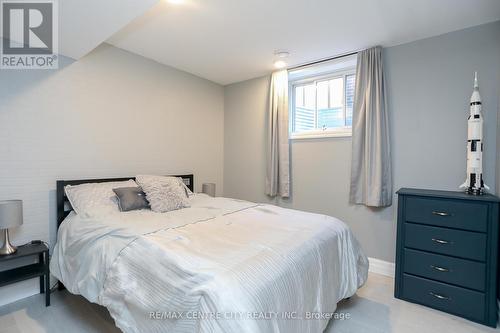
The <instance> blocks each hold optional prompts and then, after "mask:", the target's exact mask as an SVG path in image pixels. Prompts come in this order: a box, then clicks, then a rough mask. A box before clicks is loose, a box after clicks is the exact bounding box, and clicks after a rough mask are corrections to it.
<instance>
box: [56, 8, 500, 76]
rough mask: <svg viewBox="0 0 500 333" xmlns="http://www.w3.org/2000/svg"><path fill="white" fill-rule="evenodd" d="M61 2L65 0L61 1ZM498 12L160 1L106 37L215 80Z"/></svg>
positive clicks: (491, 17)
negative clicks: (279, 59) (282, 54)
mask: <svg viewBox="0 0 500 333" xmlns="http://www.w3.org/2000/svg"><path fill="white" fill-rule="evenodd" d="M65 1H66V0H65ZM499 19H500V1H499V0H418V1H417V0H342V1H340V0H251V1H243V0H185V3H184V4H182V5H172V4H170V3H168V2H167V1H165V0H161V1H160V2H159V3H158V4H156V5H155V6H153V7H152V8H151V9H150V10H149V11H147V12H146V13H145V14H144V15H142V16H140V17H138V18H137V19H135V20H134V21H132V22H131V23H130V24H128V25H127V26H126V27H125V28H124V29H122V30H121V31H119V32H118V33H117V34H115V35H114V36H112V37H111V38H110V39H108V41H107V42H108V43H110V44H112V45H115V46H117V47H120V48H122V49H125V50H128V51H131V52H133V53H137V54H140V55H142V56H145V57H147V58H151V59H154V60H156V61H158V62H160V63H163V64H166V65H170V66H173V67H176V68H179V69H181V70H184V71H187V72H190V73H193V74H195V75H198V76H201V77H204V78H206V79H209V80H212V81H214V82H217V83H220V84H223V85H225V84H229V83H233V82H238V81H243V80H246V79H250V78H254V77H258V76H261V75H265V74H267V73H269V72H271V71H272V70H273V66H272V64H273V61H274V55H273V53H274V51H275V50H277V49H285V50H288V51H290V53H291V56H290V58H289V59H288V62H289V65H296V64H301V63H305V62H308V61H312V60H317V59H321V58H326V57H330V56H332V55H338V54H342V53H346V52H350V51H353V50H359V49H362V48H366V47H369V46H373V45H382V46H391V45H396V44H401V43H404V42H409V41H413V40H418V39H422V38H425V37H430V36H435V35H439V34H443V33H446V32H450V31H454V30H459V29H462V28H466V27H470V26H475V25H479V24H482V23H486V22H491V21H496V20H499Z"/></svg>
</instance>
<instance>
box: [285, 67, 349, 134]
mask: <svg viewBox="0 0 500 333" xmlns="http://www.w3.org/2000/svg"><path fill="white" fill-rule="evenodd" d="M292 77H293V75H292ZM354 86H355V69H354V68H349V69H342V70H337V71H334V72H331V73H330V74H326V75H325V74H323V75H316V76H310V77H308V78H301V79H299V80H293V81H291V82H290V96H291V103H290V107H291V110H290V111H291V112H290V132H291V138H292V139H294V138H296V139H297V138H315V137H329V136H350V135H351V134H352V111H353V103H354Z"/></svg>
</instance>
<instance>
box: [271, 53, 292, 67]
mask: <svg viewBox="0 0 500 333" xmlns="http://www.w3.org/2000/svg"><path fill="white" fill-rule="evenodd" d="M289 56H290V52H287V51H275V52H274V57H275V58H276V60H275V61H274V67H276V68H278V69H281V68H285V67H286V66H287V63H286V61H285V60H284V59H286V58H288V57H289Z"/></svg>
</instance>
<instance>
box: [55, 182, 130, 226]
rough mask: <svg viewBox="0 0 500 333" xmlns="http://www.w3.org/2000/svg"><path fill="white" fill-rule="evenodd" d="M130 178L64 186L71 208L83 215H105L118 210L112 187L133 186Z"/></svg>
mask: <svg viewBox="0 0 500 333" xmlns="http://www.w3.org/2000/svg"><path fill="white" fill-rule="evenodd" d="M135 186H137V184H136V182H135V181H133V180H132V179H131V180H127V181H121V182H104V183H88V184H81V185H74V186H72V185H67V186H65V187H64V191H65V192H66V196H67V197H68V200H69V202H70V203H71V206H72V207H73V210H74V211H75V212H76V213H77V214H78V215H81V216H83V217H93V216H97V215H107V214H112V213H117V212H119V211H120V208H119V207H118V202H117V200H116V194H115V193H114V192H113V189H114V188H119V187H135Z"/></svg>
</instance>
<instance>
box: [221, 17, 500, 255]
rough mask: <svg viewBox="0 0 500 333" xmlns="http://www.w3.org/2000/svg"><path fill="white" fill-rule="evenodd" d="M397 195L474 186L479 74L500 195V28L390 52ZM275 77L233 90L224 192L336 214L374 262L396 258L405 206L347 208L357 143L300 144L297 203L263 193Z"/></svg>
mask: <svg viewBox="0 0 500 333" xmlns="http://www.w3.org/2000/svg"><path fill="white" fill-rule="evenodd" d="M384 62H385V69H386V74H387V81H388V85H387V89H388V96H389V111H390V118H391V119H390V127H391V131H392V133H391V134H392V138H391V139H392V140H391V141H392V150H393V169H394V184H395V186H394V189H395V190H397V189H398V188H400V187H404V186H407V187H420V188H431V189H447V190H456V189H457V187H458V186H459V185H460V184H462V183H463V181H464V179H465V166H466V148H465V147H466V136H467V116H468V111H469V108H468V102H469V98H470V95H471V93H472V85H473V72H474V71H475V70H477V71H478V72H479V80H480V81H479V83H480V89H481V95H482V97H483V110H484V117H485V140H486V148H485V149H486V151H485V158H484V165H485V180H486V182H487V183H488V184H489V185H490V186H491V187H492V189H493V190H494V189H495V184H496V182H495V161H496V131H497V110H498V109H499V104H498V103H499V100H498V91H499V87H500V84H499V80H500V79H499V75H498V73H499V72H500V69H499V66H500V22H496V23H494V24H488V25H483V26H480V27H475V28H470V29H466V30H462V31H457V32H453V33H449V34H446V35H442V36H437V37H433V38H429V39H425V40H421V41H416V42H412V43H408V44H403V45H399V46H394V47H390V48H386V49H384ZM268 85H269V78H267V77H264V78H258V79H254V80H250V81H245V82H241V83H236V84H233V85H230V86H226V88H225V118H224V123H225V125H224V128H225V137H224V150H225V152H224V184H225V185H224V195H225V196H230V197H237V198H242V199H248V200H252V201H257V202H275V203H278V204H280V205H282V206H285V207H293V208H296V209H302V210H307V211H312V212H319V213H325V214H329V215H333V216H336V217H338V218H340V219H342V220H344V221H345V222H346V223H347V224H349V225H350V226H351V228H352V230H353V231H354V233H355V235H356V236H357V238H358V239H359V240H360V242H361V244H362V246H363V248H364V249H365V251H366V253H367V255H368V256H370V257H375V258H379V259H382V260H387V261H394V252H395V235H396V217H395V212H396V208H397V204H394V205H393V206H392V207H389V208H385V209H370V208H366V207H364V206H352V205H349V204H348V191H349V177H350V154H351V140H350V138H340V139H339V138H328V139H309V140H295V141H291V159H292V183H293V185H292V186H293V188H292V198H291V199H290V200H284V201H281V200H278V201H276V200H271V201H270V200H269V199H268V198H267V197H266V196H265V195H264V184H265V137H266V112H267V98H268V92H267V90H268Z"/></svg>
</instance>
